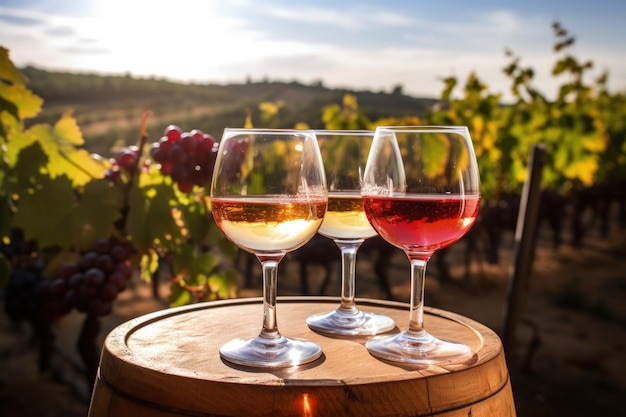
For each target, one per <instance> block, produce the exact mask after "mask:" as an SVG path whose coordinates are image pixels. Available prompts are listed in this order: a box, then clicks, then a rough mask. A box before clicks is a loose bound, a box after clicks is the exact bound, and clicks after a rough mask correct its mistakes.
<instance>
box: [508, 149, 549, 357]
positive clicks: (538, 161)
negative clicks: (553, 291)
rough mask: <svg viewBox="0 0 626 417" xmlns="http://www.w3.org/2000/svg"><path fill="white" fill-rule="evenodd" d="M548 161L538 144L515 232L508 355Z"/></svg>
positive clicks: (529, 262) (524, 289)
mask: <svg viewBox="0 0 626 417" xmlns="http://www.w3.org/2000/svg"><path fill="white" fill-rule="evenodd" d="M545 159H546V145H545V144H543V143H537V144H535V145H534V146H533V148H532V150H531V153H530V155H529V158H528V176H527V178H526V181H525V182H524V188H523V190H522V198H521V201H520V208H519V213H518V217H517V227H516V229H515V246H514V251H513V265H512V267H511V271H510V274H509V284H508V289H507V295H506V303H505V306H504V313H503V324H502V329H501V334H500V336H501V338H502V344H503V346H504V351H505V352H510V351H511V349H512V348H513V346H514V344H515V330H516V326H517V323H518V321H519V315H520V310H521V308H522V305H523V302H524V300H525V296H526V292H527V289H528V284H529V277H530V273H531V271H532V265H533V258H534V253H535V236H536V230H537V222H538V217H539V204H540V199H541V176H542V171H543V167H544V165H545Z"/></svg>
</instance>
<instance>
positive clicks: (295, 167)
mask: <svg viewBox="0 0 626 417" xmlns="http://www.w3.org/2000/svg"><path fill="white" fill-rule="evenodd" d="M327 201H328V197H327V191H326V179H325V175H324V169H323V163H322V159H321V155H320V152H319V147H318V145H317V141H316V138H315V134H314V133H313V131H311V130H290V129H228V128H227V129H225V130H224V135H223V137H222V141H221V142H220V147H219V149H218V154H217V160H216V163H215V170H214V175H213V181H212V184H211V209H212V212H213V216H214V218H215V221H216V224H217V225H218V227H219V228H220V230H221V231H222V232H223V233H224V235H225V236H226V237H227V238H228V239H229V240H231V241H232V242H233V243H234V244H235V245H237V246H238V247H239V248H241V249H243V250H246V251H248V252H251V253H253V254H254V255H256V257H257V258H258V259H259V261H260V263H261V266H262V270H263V323H262V329H261V332H260V333H259V334H258V335H257V336H256V337H254V338H251V339H234V340H231V341H230V342H227V343H226V344H225V345H223V346H222V347H221V348H220V355H221V357H222V358H223V359H224V360H226V361H229V362H232V363H235V364H238V365H244V366H252V367H266V368H272V367H286V366H295V365H300V364H304V363H308V362H311V361H314V360H315V359H317V358H319V357H320V356H321V354H322V351H321V348H320V347H319V346H318V345H317V344H316V343H313V342H310V341H306V340H301V339H291V338H287V337H285V336H283V335H282V334H281V333H280V332H279V330H278V324H277V320H276V290H277V273H278V264H279V263H280V261H281V260H282V259H283V257H284V256H285V255H286V254H287V253H288V252H290V251H293V250H295V249H297V248H299V247H301V246H302V245H304V244H305V243H306V242H308V241H309V240H310V239H311V238H312V237H313V236H314V235H315V234H316V233H317V230H318V229H319V227H320V225H321V223H322V219H323V217H324V214H325V211H326V206H327Z"/></svg>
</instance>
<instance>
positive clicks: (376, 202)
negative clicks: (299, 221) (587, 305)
mask: <svg viewBox="0 0 626 417" xmlns="http://www.w3.org/2000/svg"><path fill="white" fill-rule="evenodd" d="M479 189H480V180H479V174H478V166H477V162H476V156H475V154H474V149H473V145H472V142H471V138H470V135H469V131H468V129H467V128H466V127H464V126H396V127H391V126H386V127H385V126H379V127H378V128H377V129H376V134H375V136H374V140H373V142H372V146H371V149H370V152H369V156H368V160H367V164H366V167H365V173H364V176H363V187H362V196H363V204H364V210H365V213H366V215H367V218H368V219H369V221H370V223H371V224H372V226H373V227H374V229H375V230H376V231H377V232H378V234H379V235H380V236H381V237H382V238H383V239H385V240H386V241H388V242H389V243H391V244H392V245H394V246H396V247H398V248H400V249H402V250H403V251H404V252H405V253H406V255H407V256H408V258H409V261H410V264H411V299H410V315H409V325H408V328H407V329H406V330H403V331H402V332H400V333H399V334H392V335H385V336H378V337H375V338H372V339H370V340H368V341H367V343H366V347H367V348H368V350H369V351H370V353H371V354H372V355H374V356H376V357H379V358H382V359H386V360H389V361H395V362H404V363H412V364H422V365H429V364H438V363H445V362H454V361H459V360H463V359H464V358H466V357H468V356H469V355H470V353H471V352H470V349H469V347H467V346H465V345H463V344H461V343H458V342H456V341H451V340H443V339H439V338H437V337H435V336H433V335H432V334H430V333H429V332H427V331H426V329H425V328H424V281H425V273H426V266H427V263H428V261H429V259H430V258H431V256H432V255H433V254H434V253H435V252H436V251H438V250H440V249H443V248H446V247H448V246H450V245H452V244H454V243H455V242H457V241H458V240H459V239H461V238H462V237H463V236H464V235H465V234H466V233H467V232H468V231H469V229H470V228H471V227H472V225H473V224H474V221H475V219H476V216H477V215H478V210H479V205H480V191H479Z"/></svg>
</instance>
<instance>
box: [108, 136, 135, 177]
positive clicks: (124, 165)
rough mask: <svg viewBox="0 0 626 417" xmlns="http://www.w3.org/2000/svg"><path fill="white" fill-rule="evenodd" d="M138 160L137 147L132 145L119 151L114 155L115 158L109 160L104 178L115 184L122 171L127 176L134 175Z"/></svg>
mask: <svg viewBox="0 0 626 417" xmlns="http://www.w3.org/2000/svg"><path fill="white" fill-rule="evenodd" d="M138 159H139V147H137V146H134V145H132V146H128V147H124V148H121V149H119V150H118V151H117V152H116V153H115V157H114V158H111V159H109V162H110V163H111V167H110V168H109V169H108V170H107V172H106V173H105V178H106V179H107V180H109V181H113V182H115V181H117V180H118V179H119V177H120V175H121V172H122V171H124V172H126V174H127V175H130V176H132V175H134V174H135V170H136V168H137V160H138Z"/></svg>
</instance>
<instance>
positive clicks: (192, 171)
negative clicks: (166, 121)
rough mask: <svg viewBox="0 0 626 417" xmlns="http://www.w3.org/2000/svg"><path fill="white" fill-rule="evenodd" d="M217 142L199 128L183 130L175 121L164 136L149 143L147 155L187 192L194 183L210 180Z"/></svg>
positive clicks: (199, 183)
mask: <svg viewBox="0 0 626 417" xmlns="http://www.w3.org/2000/svg"><path fill="white" fill-rule="evenodd" d="M217 145H218V144H217V142H216V141H215V139H214V138H213V136H211V135H209V134H208V133H204V132H202V131H201V130H199V129H193V130H191V131H189V132H184V131H183V130H182V129H181V128H180V127H178V126H176V125H169V126H167V127H166V128H165V131H164V132H163V137H162V138H161V139H160V140H159V141H158V142H154V143H153V144H152V146H151V148H150V156H151V157H152V159H153V160H154V161H155V162H158V163H159V165H160V170H161V173H162V174H163V175H169V176H170V177H171V178H172V180H173V181H174V182H175V183H176V184H177V186H178V189H179V190H180V191H182V192H184V193H190V192H191V191H192V190H193V187H194V186H195V185H197V186H200V187H201V186H204V185H205V184H207V183H209V182H210V181H211V178H212V177H213V167H214V166H215V159H216V157H217V148H218V146H217Z"/></svg>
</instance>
